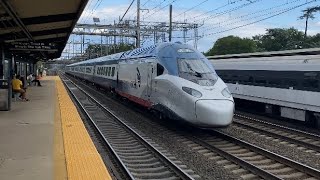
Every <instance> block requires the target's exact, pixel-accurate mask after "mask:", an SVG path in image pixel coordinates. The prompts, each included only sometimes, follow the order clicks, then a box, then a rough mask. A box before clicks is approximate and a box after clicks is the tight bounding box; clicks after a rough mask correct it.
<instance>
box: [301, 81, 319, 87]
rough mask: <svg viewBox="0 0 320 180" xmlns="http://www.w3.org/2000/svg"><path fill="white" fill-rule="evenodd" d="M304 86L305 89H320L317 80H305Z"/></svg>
mask: <svg viewBox="0 0 320 180" xmlns="http://www.w3.org/2000/svg"><path fill="white" fill-rule="evenodd" d="M302 84H303V87H304V88H319V81H318V80H317V79H304V80H303V83H302Z"/></svg>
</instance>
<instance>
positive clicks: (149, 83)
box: [147, 62, 154, 98]
mask: <svg viewBox="0 0 320 180" xmlns="http://www.w3.org/2000/svg"><path fill="white" fill-rule="evenodd" d="M153 77H154V65H153V63H152V62H149V63H148V80H147V86H148V89H147V95H148V97H149V98H150V97H151V93H152V79H153Z"/></svg>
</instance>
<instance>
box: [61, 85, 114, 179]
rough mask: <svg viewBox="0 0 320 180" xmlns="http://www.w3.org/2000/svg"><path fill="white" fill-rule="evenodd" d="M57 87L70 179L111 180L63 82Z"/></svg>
mask: <svg viewBox="0 0 320 180" xmlns="http://www.w3.org/2000/svg"><path fill="white" fill-rule="evenodd" d="M56 85H57V86H56V87H57V92H58V99H59V104H60V111H61V121H62V132H63V139H64V149H65V156H66V164H67V173H68V179H69V180H70V179H85V180H87V179H90V180H91V179H92V180H94V179H111V177H110V174H109V173H108V171H107V168H106V166H105V165H104V163H103V161H102V159H101V156H100V155H99V153H98V151H97V149H96V148H95V146H94V144H93V142H92V140H91V138H90V136H89V134H88V132H87V130H86V128H85V126H84V124H83V122H82V121H81V118H80V115H79V114H78V111H77V109H76V107H75V105H74V104H73V102H72V101H71V99H70V97H69V95H68V93H67V90H66V89H65V87H64V86H63V84H62V81H61V80H60V79H56Z"/></svg>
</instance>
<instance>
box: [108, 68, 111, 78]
mask: <svg viewBox="0 0 320 180" xmlns="http://www.w3.org/2000/svg"><path fill="white" fill-rule="evenodd" d="M110 75H111V67H108V76H110Z"/></svg>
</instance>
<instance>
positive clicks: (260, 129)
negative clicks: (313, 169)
mask: <svg viewBox="0 0 320 180" xmlns="http://www.w3.org/2000/svg"><path fill="white" fill-rule="evenodd" d="M235 116H237V117H238V118H236V119H234V121H233V124H234V125H236V126H239V127H243V128H246V129H250V130H253V131H255V132H257V133H259V134H264V135H266V136H270V137H274V138H278V139H282V140H284V141H287V142H289V143H292V144H296V145H298V146H300V147H305V148H306V149H307V152H314V153H319V152H320V136H319V135H316V134H311V133H307V132H304V131H300V130H296V129H292V128H288V127H284V126H281V125H277V124H272V123H269V122H265V121H261V120H258V119H254V118H251V117H247V116H243V115H241V114H235ZM310 150H311V151H310Z"/></svg>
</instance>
